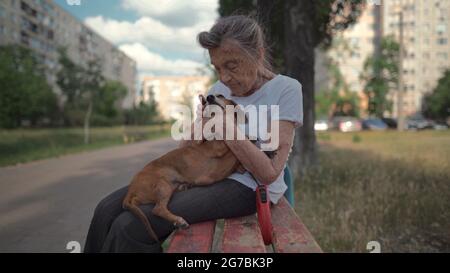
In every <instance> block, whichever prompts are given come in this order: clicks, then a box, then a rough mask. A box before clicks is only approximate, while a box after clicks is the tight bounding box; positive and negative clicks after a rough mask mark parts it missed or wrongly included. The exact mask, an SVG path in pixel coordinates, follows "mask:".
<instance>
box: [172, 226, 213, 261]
mask: <svg viewBox="0 0 450 273" xmlns="http://www.w3.org/2000/svg"><path fill="white" fill-rule="evenodd" d="M215 227H216V221H208V222H203V223H198V224H193V225H190V226H189V228H188V229H185V230H178V231H176V233H175V234H174V235H173V238H172V241H171V242H170V245H169V247H168V249H167V252H169V253H189V252H193V253H208V252H210V251H211V246H212V244H213V238H214V230H215Z"/></svg>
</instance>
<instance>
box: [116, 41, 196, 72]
mask: <svg viewBox="0 0 450 273" xmlns="http://www.w3.org/2000/svg"><path fill="white" fill-rule="evenodd" d="M120 49H121V50H122V51H123V52H125V53H126V54H127V55H128V56H130V57H131V58H133V59H135V60H136V61H137V65H138V70H139V72H140V74H149V75H194V74H198V68H201V67H202V66H203V64H202V63H198V62H194V61H191V60H185V59H181V60H180V59H178V60H168V59H165V58H163V57H162V56H160V55H158V54H156V53H154V52H151V51H150V50H148V49H147V48H146V47H145V46H144V45H142V44H140V43H132V44H124V45H121V46H120Z"/></svg>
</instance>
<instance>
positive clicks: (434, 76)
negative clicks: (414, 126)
mask: <svg viewBox="0 0 450 273" xmlns="http://www.w3.org/2000/svg"><path fill="white" fill-rule="evenodd" d="M400 11H401V12H402V14H403V24H402V27H403V44H404V48H405V57H404V60H403V80H404V89H403V90H404V92H403V94H404V95H403V111H404V112H405V114H406V115H411V114H413V113H415V112H417V111H420V109H421V107H422V99H423V96H424V94H426V93H429V92H431V91H432V90H433V89H434V88H435V87H436V85H437V83H438V80H439V79H440V78H441V77H442V75H443V73H444V71H445V70H446V69H449V68H450V61H449V55H450V43H449V40H450V32H449V31H450V1H448V0H444V1H442V0H385V1H384V5H383V17H384V20H383V29H384V34H385V35H393V36H394V37H396V39H397V40H398V39H399V36H400V35H399V33H400V14H399V12H400ZM390 98H391V99H392V100H393V101H394V114H396V113H397V96H396V93H395V92H392V93H391V94H390Z"/></svg>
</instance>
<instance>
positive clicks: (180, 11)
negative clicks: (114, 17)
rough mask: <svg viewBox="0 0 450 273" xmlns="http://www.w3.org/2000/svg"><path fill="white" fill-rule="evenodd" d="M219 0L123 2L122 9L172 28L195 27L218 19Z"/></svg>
mask: <svg viewBox="0 0 450 273" xmlns="http://www.w3.org/2000/svg"><path fill="white" fill-rule="evenodd" d="M218 6H219V3H218V0H215V1H214V0H190V1H187V0H163V1H155V0H122V7H123V8H125V9H128V10H132V11H135V12H137V13H138V14H140V15H142V16H150V17H153V18H156V19H158V20H159V21H161V22H163V23H164V24H166V25H170V26H193V25H196V24H198V23H200V22H204V21H214V19H215V18H216V17H217V9H218Z"/></svg>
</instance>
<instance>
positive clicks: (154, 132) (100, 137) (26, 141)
mask: <svg viewBox="0 0 450 273" xmlns="http://www.w3.org/2000/svg"><path fill="white" fill-rule="evenodd" d="M169 135H170V125H152V126H119V127H102V128H92V129H91V141H90V143H89V144H88V145H85V144H84V134H83V128H67V129H17V130H0V166H7V165H14V164H17V163H24V162H29V161H33V160H38V159H44V158H49V157H56V156H60V155H64V154H70V153H77V152H81V151H88V150H94V149H99V148H104V147H109V146H116V145H121V144H127V143H133V142H137V141H143V140H150V139H157V138H161V137H168V136H169Z"/></svg>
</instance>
